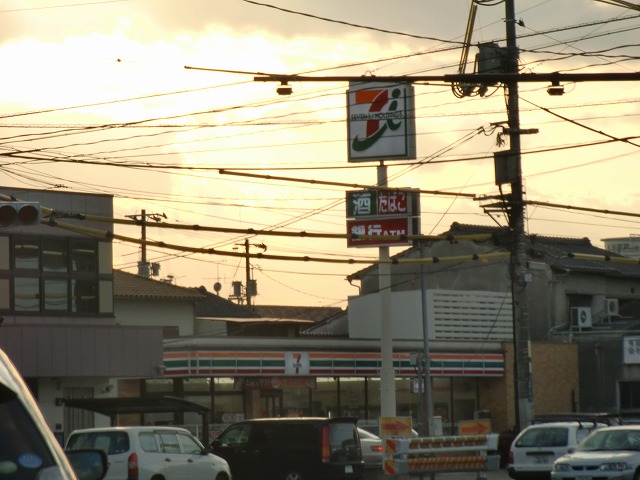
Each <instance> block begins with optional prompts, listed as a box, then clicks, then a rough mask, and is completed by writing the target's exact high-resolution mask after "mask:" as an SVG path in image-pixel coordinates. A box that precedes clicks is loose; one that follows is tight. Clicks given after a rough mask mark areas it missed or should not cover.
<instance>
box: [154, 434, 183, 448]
mask: <svg viewBox="0 0 640 480" xmlns="http://www.w3.org/2000/svg"><path fill="white" fill-rule="evenodd" d="M158 436H159V437H160V445H161V446H162V452H164V453H180V444H179V443H178V436H177V435H176V434H175V433H173V432H161V433H159V434H158Z"/></svg>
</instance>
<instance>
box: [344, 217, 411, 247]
mask: <svg viewBox="0 0 640 480" xmlns="http://www.w3.org/2000/svg"><path fill="white" fill-rule="evenodd" d="M411 227H412V225H411V220H410V218H409V217H386V218H365V219H357V220H347V233H348V234H349V235H364V236H369V235H371V236H376V237H380V238H353V237H349V238H347V247H371V246H378V245H407V244H410V243H411V241H410V240H408V239H398V238H393V237H391V238H383V236H385V235H412V234H413V231H412V228H411Z"/></svg>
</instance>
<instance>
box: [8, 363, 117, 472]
mask: <svg viewBox="0 0 640 480" xmlns="http://www.w3.org/2000/svg"><path fill="white" fill-rule="evenodd" d="M106 471H107V462H106V457H105V456H104V454H102V453H101V452H99V451H96V450H93V451H79V452H74V453H73V454H71V455H69V456H66V455H65V453H64V452H63V451H62V448H61V447H60V445H59V444H58V442H57V440H56V439H55V437H54V436H53V433H51V430H50V429H49V427H48V425H47V423H46V421H45V419H44V417H43V416H42V413H41V412H40V409H39V408H38V405H37V404H36V401H35V400H34V399H33V397H32V395H31V393H30V392H29V389H28V388H27V386H26V385H25V383H24V381H23V380H22V377H21V376H20V374H19V373H18V371H17V370H16V368H15V366H14V365H13V363H11V360H9V357H7V355H6V354H5V353H4V352H3V351H2V350H0V478H2V479H6V480H39V479H47V480H100V479H102V478H103V477H104V474H105V472H106Z"/></svg>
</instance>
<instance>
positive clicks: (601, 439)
mask: <svg viewBox="0 0 640 480" xmlns="http://www.w3.org/2000/svg"><path fill="white" fill-rule="evenodd" d="M551 478H552V480H562V479H580V480H614V479H615V480H638V479H640V425H622V426H613V427H605V428H601V429H598V430H596V431H595V432H593V433H592V434H591V435H589V436H588V437H587V438H586V439H585V440H584V441H583V442H582V443H581V444H580V445H578V447H577V448H576V449H575V451H574V452H573V453H569V454H567V455H563V456H562V457H560V458H558V459H557V460H556V461H555V463H554V464H553V471H552V472H551Z"/></svg>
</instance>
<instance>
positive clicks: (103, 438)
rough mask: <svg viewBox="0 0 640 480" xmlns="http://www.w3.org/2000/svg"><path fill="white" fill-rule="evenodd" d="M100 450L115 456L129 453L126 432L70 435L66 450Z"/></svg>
mask: <svg viewBox="0 0 640 480" xmlns="http://www.w3.org/2000/svg"><path fill="white" fill-rule="evenodd" d="M87 448H89V449H97V450H102V451H103V452H104V453H106V454H107V455H117V454H119V453H125V452H128V451H129V448H130V447H129V435H128V434H127V432H85V433H80V434H75V435H71V437H70V438H69V442H68V443H67V450H82V449H87Z"/></svg>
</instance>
